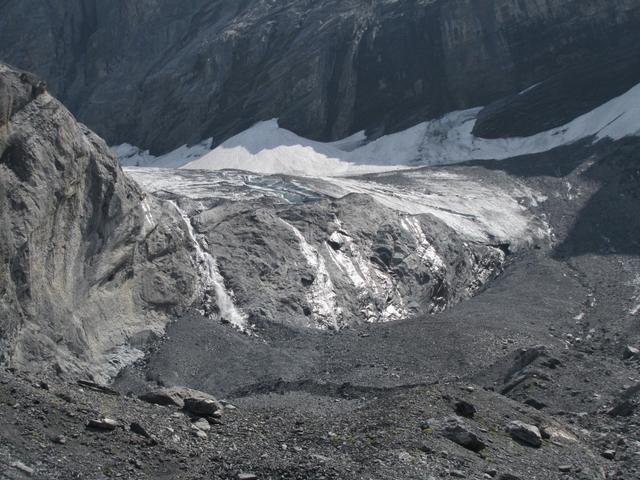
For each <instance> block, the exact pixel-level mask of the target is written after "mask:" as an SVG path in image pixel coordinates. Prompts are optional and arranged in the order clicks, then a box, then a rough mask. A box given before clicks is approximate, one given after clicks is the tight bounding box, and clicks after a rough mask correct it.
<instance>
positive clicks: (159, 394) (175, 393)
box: [139, 387, 189, 408]
mask: <svg viewBox="0 0 640 480" xmlns="http://www.w3.org/2000/svg"><path fill="white" fill-rule="evenodd" d="M188 392H189V389H187V388H181V387H171V388H160V389H157V390H152V391H150V392H147V393H144V394H142V395H140V397H139V398H140V400H142V401H144V402H147V403H151V404H154V405H163V406H174V407H179V408H182V407H184V398H185V397H186V396H187V395H189V393H188Z"/></svg>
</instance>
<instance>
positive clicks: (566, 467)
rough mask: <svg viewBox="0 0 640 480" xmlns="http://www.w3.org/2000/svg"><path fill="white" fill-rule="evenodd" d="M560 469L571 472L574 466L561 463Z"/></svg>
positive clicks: (562, 471)
mask: <svg viewBox="0 0 640 480" xmlns="http://www.w3.org/2000/svg"><path fill="white" fill-rule="evenodd" d="M558 470H559V471H560V472H561V473H569V472H570V471H571V470H573V467H572V466H571V465H560V466H559V467H558Z"/></svg>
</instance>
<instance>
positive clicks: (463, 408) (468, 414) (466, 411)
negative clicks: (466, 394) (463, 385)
mask: <svg viewBox="0 0 640 480" xmlns="http://www.w3.org/2000/svg"><path fill="white" fill-rule="evenodd" d="M455 409H456V413H457V414H458V415H460V416H461V417H465V418H473V416H474V415H475V414H476V412H477V410H476V407H475V406H473V405H472V404H471V403H469V402H466V401H464V400H460V401H458V402H456V404H455Z"/></svg>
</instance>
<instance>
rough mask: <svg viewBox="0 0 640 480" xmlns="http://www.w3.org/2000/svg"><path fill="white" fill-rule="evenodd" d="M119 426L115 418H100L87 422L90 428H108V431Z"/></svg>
mask: <svg viewBox="0 0 640 480" xmlns="http://www.w3.org/2000/svg"><path fill="white" fill-rule="evenodd" d="M119 426H120V424H119V423H118V422H117V421H116V420H113V419H111V418H100V419H94V420H89V422H88V423H87V427H88V428H93V429H96V430H106V431H111V430H115V429H116V428H118V427H119Z"/></svg>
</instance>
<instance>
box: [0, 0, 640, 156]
mask: <svg viewBox="0 0 640 480" xmlns="http://www.w3.org/2000/svg"><path fill="white" fill-rule="evenodd" d="M639 7H640V2H638V0H618V1H616V2H610V1H609V0H547V1H542V0H540V1H539V0H534V1H526V2H523V1H521V0H447V1H445V0H401V1H388V0H385V1H376V2H371V1H369V0H346V1H345V0H339V1H338V0H323V1H321V2H318V1H315V0H314V1H311V0H283V1H278V2H264V1H259V0H250V1H244V2H237V1H235V0H234V1H230V0H217V1H210V0H206V1H205V0H195V1H193V2H189V6H188V7H186V6H185V4H184V2H179V1H177V0H146V1H144V2H140V1H138V0H135V1H134V0H118V1H114V2H99V1H96V0H73V1H64V2H62V1H56V2H40V1H37V0H25V1H22V2H11V1H8V0H4V1H0V8H1V9H2V11H3V12H4V15H3V16H2V18H1V19H0V59H2V60H4V61H7V62H9V63H12V64H15V65H17V66H19V67H22V68H26V69H29V70H33V71H35V72H36V73H38V74H40V75H41V76H42V77H43V78H45V79H46V80H47V81H48V82H49V84H50V86H51V89H52V91H53V92H54V93H56V94H57V95H58V96H60V97H61V99H62V100H63V101H64V102H65V103H66V104H67V105H69V106H70V108H71V110H72V111H73V112H74V113H75V114H77V115H78V116H79V118H80V119H81V120H83V121H84V122H86V123H87V124H88V125H89V126H90V127H92V128H94V129H95V130H96V131H97V132H98V133H99V134H101V135H102V136H104V137H105V138H106V139H107V140H108V141H109V142H110V143H114V144H115V143H121V142H125V141H126V142H129V143H132V144H136V145H139V146H141V147H145V148H151V149H152V151H153V152H154V153H161V152H164V151H167V150H170V149H172V148H174V147H177V146H179V145H181V144H183V143H186V142H196V141H200V140H201V139H203V138H208V137H213V138H214V142H218V141H221V140H224V139H225V138H227V137H229V136H231V135H232V134H235V133H237V132H238V131H241V130H243V129H245V128H247V127H249V126H250V125H251V124H253V123H255V122H256V121H258V120H266V119H270V118H274V117H279V118H280V120H281V125H282V126H284V127H285V128H288V129H291V130H293V131H295V132H296V133H299V134H301V135H303V136H307V137H311V138H315V139H323V140H326V139H335V138H338V137H343V136H346V135H348V134H350V133H353V132H355V131H358V130H360V129H363V128H366V129H369V130H370V131H371V132H372V133H383V132H388V131H392V130H396V129H400V128H404V127H407V126H409V125H411V124H414V123H417V122H418V121H421V120H424V119H426V118H430V117H434V116H438V115H440V114H442V113H445V112H447V111H451V110H455V109H462V108H466V107H470V106H478V105H489V104H491V103H492V102H494V101H496V100H499V99H502V98H504V97H509V95H514V94H516V93H518V92H520V91H522V90H524V89H526V88H528V87H531V86H532V85H536V84H540V85H539V86H538V87H537V88H536V89H534V90H532V91H531V93H530V94H531V95H533V97H532V98H528V97H527V98H524V99H518V102H520V103H519V104H518V105H516V107H515V108H514V107H508V106H505V105H504V104H501V105H498V106H494V107H492V109H491V110H489V111H488V113H487V115H486V116H485V118H484V120H483V122H479V125H478V126H477V129H476V130H477V131H476V133H477V134H478V135H484V136H489V137H496V136H504V135H520V134H526V133H531V131H536V130H539V129H541V128H548V127H550V126H558V125H560V124H563V123H565V122H566V121H567V120H568V119H571V118H574V117H575V116H576V115H577V114H580V113H583V112H585V111H587V110H589V109H590V108H593V107H594V106H595V105H597V104H599V103H602V101H603V100H606V99H608V98H611V97H612V96H615V95H617V94H619V93H622V91H624V90H625V89H627V88H629V87H630V86H631V85H633V84H635V83H637V81H638V79H639V78H640V60H637V59H638V58H640V55H639V54H638V53H640V52H639V50H640V47H639V45H640V28H638V27H639V26H640V12H639ZM534 93H535V94H534ZM522 102H524V103H522ZM512 103H513V102H511V103H509V105H511V104H512ZM523 106H524V107H525V108H526V109H527V110H528V111H531V112H532V114H531V115H530V116H529V117H528V119H527V121H525V120H524V119H522V118H516V120H514V116H515V117H517V115H518V114H517V112H518V111H519V110H522V107H523Z"/></svg>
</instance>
